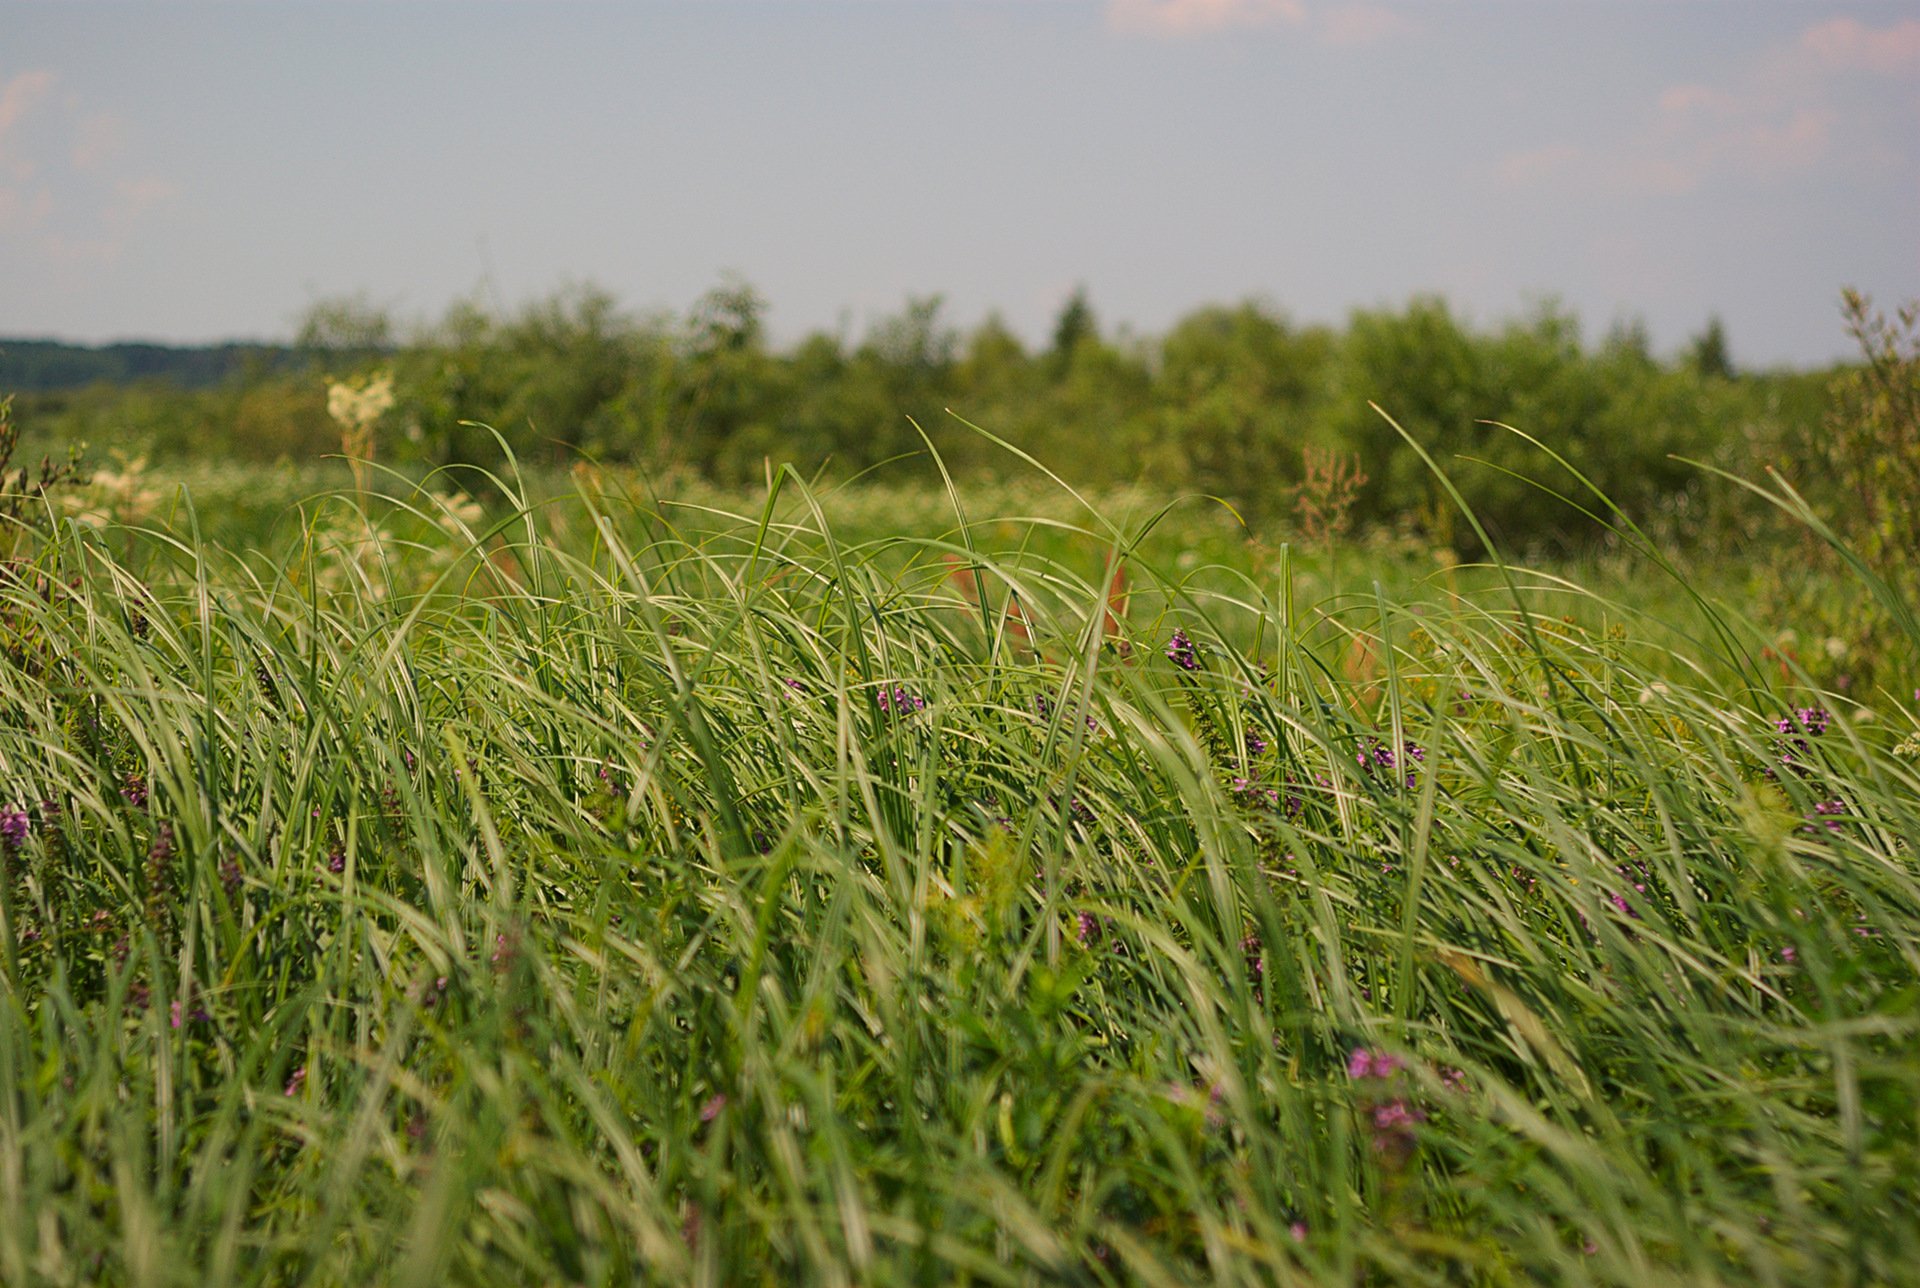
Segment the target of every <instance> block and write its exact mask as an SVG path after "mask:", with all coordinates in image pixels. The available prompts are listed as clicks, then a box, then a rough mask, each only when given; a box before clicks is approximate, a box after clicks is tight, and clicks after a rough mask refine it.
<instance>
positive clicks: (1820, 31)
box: [1800, 18, 1920, 76]
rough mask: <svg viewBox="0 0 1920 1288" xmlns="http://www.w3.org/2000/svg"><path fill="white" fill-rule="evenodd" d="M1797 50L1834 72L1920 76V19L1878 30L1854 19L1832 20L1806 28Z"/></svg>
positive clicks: (1907, 20)
mask: <svg viewBox="0 0 1920 1288" xmlns="http://www.w3.org/2000/svg"><path fill="white" fill-rule="evenodd" d="M1800 47H1801V48H1802V49H1804V50H1806V51H1807V52H1808V53H1809V54H1811V55H1812V56H1813V57H1814V58H1816V59H1818V60H1819V61H1820V62H1821V63H1822V64H1823V65H1824V66H1826V67H1830V68H1832V69H1834V70H1836V71H1867V72H1878V73H1879V74H1881V75H1884V76H1892V75H1898V74H1900V73H1902V72H1920V18H1908V19H1906V20H1905V21H1903V22H1896V23H1894V24H1893V25H1892V26H1891V27H1881V28H1878V29H1876V28H1873V27H1869V26H1867V25H1866V24H1865V23H1862V22H1861V21H1860V20H1859V19H1857V18H1834V19H1832V20H1831V21H1828V22H1823V23H1821V24H1820V25H1819V26H1817V27H1809V28H1808V29H1807V30H1806V32H1805V33H1804V34H1803V35H1802V36H1801V37H1800Z"/></svg>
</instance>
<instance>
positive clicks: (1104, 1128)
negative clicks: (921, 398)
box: [0, 440, 1920, 1285]
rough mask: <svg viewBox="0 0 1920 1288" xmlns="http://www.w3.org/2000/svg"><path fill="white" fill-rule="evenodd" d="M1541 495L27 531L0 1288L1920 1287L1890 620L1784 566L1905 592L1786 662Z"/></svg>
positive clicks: (776, 505)
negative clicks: (1247, 511)
mask: <svg viewBox="0 0 1920 1288" xmlns="http://www.w3.org/2000/svg"><path fill="white" fill-rule="evenodd" d="M1405 450H1407V451H1409V452H1414V453H1416V454H1417V453H1418V452H1419V449H1418V447H1417V446H1415V445H1414V442H1413V441H1412V440H1410V441H1409V442H1408V443H1407V445H1406V448H1405ZM1427 467H1428V468H1429V469H1430V470H1431V471H1432V474H1433V477H1434V478H1436V479H1439V480H1442V481H1444V480H1445V479H1446V478H1447V473H1446V467H1445V465H1444V464H1443V463H1436V462H1428V463H1427ZM328 468H329V469H333V468H336V467H328ZM1759 486H1760V488H1761V490H1762V491H1764V492H1766V495H1765V496H1761V495H1756V494H1754V493H1752V492H1743V491H1740V490H1739V489H1738V488H1733V487H1732V485H1729V487H1730V489H1731V490H1732V492H1733V493H1734V494H1735V495H1736V497H1737V498H1739V501H1740V503H1741V504H1745V505H1749V506H1752V507H1754V508H1756V509H1757V510H1761V511H1766V512H1769V513H1772V514H1775V515H1776V516H1778V517H1779V518H1780V520H1781V521H1782V522H1784V523H1786V524H1788V525H1789V526H1792V527H1794V528H1796V529H1797V530H1799V531H1801V532H1803V533H1805V534H1806V540H1807V541H1808V542H1809V543H1810V544H1811V545H1813V546H1817V547H1821V548H1827V546H1828V543H1827V541H1826V537H1827V536H1831V535H1832V534H1831V533H1829V532H1828V531H1827V530H1826V529H1825V527H1824V525H1823V524H1822V522H1821V520H1820V518H1819V516H1818V515H1817V514H1815V513H1814V512H1812V511H1811V510H1808V509H1806V508H1805V506H1804V504H1803V503H1802V502H1801V501H1800V500H1799V498H1798V495H1797V494H1795V493H1794V492H1792V491H1791V490H1790V489H1788V488H1786V487H1785V486H1784V485H1783V484H1781V483H1780V482H1778V481H1777V480H1775V481H1771V482H1767V483H1764V484H1761V485H1759ZM474 496H479V497H482V498H484V501H475V500H473V499H472V497H474ZM1582 504H1584V505H1585V506H1586V507H1588V508H1589V509H1591V510H1592V511H1594V512H1595V513H1597V514H1600V515H1601V516H1602V517H1604V518H1606V519H1607V520H1608V522H1609V523H1610V524H1611V525H1612V526H1613V527H1614V528H1615V529H1617V533H1618V540H1617V541H1616V542H1615V543H1614V544H1613V545H1612V546H1611V547H1610V548H1609V549H1608V551H1606V552H1605V553H1603V554H1600V555H1595V556H1591V557H1585V558H1582V559H1579V560H1572V559H1567V560H1561V561H1559V562H1554V563H1543V562H1539V561H1530V562H1520V563H1514V562H1508V561H1505V560H1501V559H1483V560H1479V561H1474V562H1468V563H1462V562H1460V560H1459V558H1458V556H1457V555H1456V554H1455V553H1454V551H1453V549H1452V546H1451V545H1450V544H1445V543H1438V544H1437V543H1435V542H1433V541H1431V540H1423V539H1417V538H1416V537H1414V536H1412V535H1408V534H1402V535H1399V536H1392V535H1381V534H1377V533H1376V534H1373V535H1370V536H1367V537H1365V538H1355V539H1352V540H1350V541H1340V542H1335V541H1323V542H1310V543H1305V544H1302V543H1301V542H1300V541H1299V540H1298V539H1297V534H1289V533H1288V532H1287V531H1286V530H1285V529H1284V528H1283V527H1281V526H1279V525H1270V526H1267V527H1258V526H1256V527H1255V528H1252V529H1250V528H1249V527H1248V526H1247V525H1246V524H1244V523H1242V522H1241V520H1240V518H1239V517H1238V516H1237V515H1236V514H1235V512H1234V511H1232V510H1231V509H1229V508H1228V507H1227V506H1225V505H1224V504H1222V503H1219V502H1216V501H1210V500H1207V499H1204V498H1197V497H1188V498H1184V499H1183V498H1180V497H1178V496H1175V495H1171V494H1157V493H1154V492H1152V491H1149V490H1146V489H1133V490H1125V489H1122V490H1113V489H1108V490H1104V491H1101V492H1099V493H1094V494H1080V493H1075V492H1073V491H1072V490H1071V489H1069V488H1067V487H1066V485H1065V484H1064V483H1061V482H1059V481H1058V480H1056V479H1052V478H1050V477H1049V476H1047V475H1046V474H1045V473H1044V471H1041V470H1039V469H1038V468H1037V467H1036V468H1032V469H1029V470H1026V471H1025V472H1024V473H1023V474H1022V475H1020V476H1019V477H1017V478H1015V479H1014V480H1013V481H1011V482H1001V483H995V484H991V485H988V484H980V485H972V484H957V485H952V486H938V485H936V486H928V485H927V484H926V483H925V482H924V481H922V478H921V477H920V476H916V477H915V478H914V480H913V481H911V482H909V483H905V484H901V485H898V486H895V485H892V484H889V483H888V481H887V475H886V473H885V471H884V470H883V471H881V472H880V473H879V474H878V475H876V476H874V477H870V478H867V479H864V480H861V481H857V482H853V483H848V484H844V485H838V486H828V485H826V484H824V483H817V482H814V481H810V480H809V479H807V478H804V477H802V476H800V475H798V474H796V473H794V472H792V471H791V470H781V471H777V472H775V471H771V470H770V471H769V472H768V474H767V475H766V477H765V479H764V481H763V483H762V484H761V485H760V486H758V487H746V486H735V487H729V488H721V487H718V486H714V485H709V484H698V483H691V482H687V481H685V480H680V481H678V482H676V483H675V484H674V485H673V486H672V487H670V488H667V489H665V490H663V489H662V488H661V487H660V486H659V485H657V483H656V482H651V481H650V480H649V477H648V476H647V475H646V474H644V473H641V472H638V471H623V470H618V469H612V468H585V467H583V468H580V469H576V470H575V471H573V472H571V473H570V474H551V475H542V474H538V473H521V472H519V471H518V470H516V469H515V468H514V467H513V466H512V464H511V462H510V461H508V460H506V459H504V458H502V459H501V461H500V464H499V465H498V467H497V469H496V470H495V471H494V472H493V473H492V474H490V475H488V476H486V477H484V478H482V477H480V476H478V475H476V474H471V473H468V474H447V473H440V474H430V475H425V476H423V477H422V478H420V479H419V480H417V481H413V480H409V479H407V478H403V477H401V476H399V475H391V474H383V473H381V472H379V471H377V470H373V471H368V470H361V471H358V472H356V473H355V475H353V476H352V477H349V476H348V474H347V472H346V471H345V470H344V469H337V472H327V470H325V469H322V468H321V467H307V466H283V467H280V468H277V469H276V468H271V467H248V468H237V467H210V466H202V467H192V468H185V469H176V470H172V471H170V472H166V473H164V474H162V473H158V472H156V473H152V474H147V473H142V472H141V471H139V470H137V469H132V470H130V469H119V470H115V471H104V472H103V474H101V475H96V477H95V479H94V481H93V483H92V484H90V485H88V487H87V488H86V489H83V490H79V491H77V492H76V493H75V499H74V500H73V501H72V502H70V503H69V504H66V505H64V506H59V505H53V504H51V503H48V504H43V505H42V506H41V507H40V512H38V513H36V512H34V511H33V510H32V509H31V508H30V507H29V508H28V509H27V510H25V511H24V512H23V513H22V515H21V517H20V518H19V520H18V522H17V523H16V524H15V525H14V526H13V527H12V528H10V529H9V537H8V540H9V541H10V542H11V543H12V544H13V547H14V551H13V556H14V557H13V559H12V560H11V562H9V563H8V564H7V565H6V569H5V573H4V576H0V648H4V651H5V655H6V665H5V666H4V668H0V860H3V861H4V879H0V968H3V969H4V972H5V1006H4V1009H3V1010H0V1282H4V1283H6V1284H8V1285H16V1284H17V1285H30V1284H34V1285H37V1284H50V1285H51V1284H92V1283H128V1284H152V1285H171V1284H183V1285H184V1284H201V1283H215V1284H261V1285H268V1284H274V1285H278V1284H309V1283H311V1284H338V1283H381V1284H389V1283H390V1284H423V1285H425V1284H445V1283H461V1284H495V1283H529V1284H624V1283H630V1282H658V1283H708V1284H722V1283H759V1282H767V1283H787V1282H819V1283H893V1282H914V1283H942V1284H945V1283H979V1284H998V1283H1006V1284H1020V1283H1080V1284H1121V1283H1126V1284H1134V1283H1138V1284H1186V1283H1196V1282H1209V1283H1222V1284H1238V1283H1248V1284H1256V1283H1257V1284H1270V1283H1298V1284H1380V1283H1416V1284H1417V1283H1428V1284H1504V1283H1520V1282H1556V1283H1570V1284H1620V1285H1649V1284H1676V1285H1677V1284H1689V1285H1696V1284H1697V1285H1707V1284H1723V1283H1736V1282H1737V1283H1743V1284H1779V1285H1801V1284H1809V1283H1836V1284H1879V1283H1889V1284H1890V1283H1911V1282H1920V1146H1917V1145H1916V1141H1920V1109H1917V1108H1916V1106H1920V915H1917V914H1920V864H1917V863H1916V857H1915V854H1914V849H1913V841H1914V838H1915V837H1916V836H1920V722H1917V720H1916V706H1917V705H1920V699H1916V697H1915V696H1914V693H1913V690H1914V686H1915V684H1920V670H1916V669H1914V667H1913V658H1914V648H1915V646H1916V644H1920V631H1916V630H1915V629H1914V627H1913V623H1912V617H1911V614H1910V611H1909V610H1908V609H1907V607H1906V605H1905V604H1904V603H1903V601H1902V600H1901V598H1900V595H1899V593H1898V591H1897V588H1895V587H1891V586H1889V585H1887V584H1886V583H1885V582H1884V581H1882V580H1880V579H1879V578H1878V577H1876V576H1875V575H1874V573H1873V572H1872V571H1871V569H1870V568H1869V566H1868V565H1867V564H1864V563H1863V564H1860V565H1858V566H1857V567H1856V566H1853V565H1849V564H1848V563H1846V562H1845V561H1844V559H1842V558H1840V557H1838V556H1836V557H1835V558H1834V559H1833V563H1832V567H1833V568H1834V569H1837V570H1838V571H1823V572H1822V573H1821V575H1822V576H1823V577H1826V578H1827V579H1828V580H1827V581H1825V582H1823V583H1822V587H1821V590H1822V597H1823V599H1824V600H1825V601H1826V602H1829V603H1839V604H1841V605H1848V604H1851V605H1854V606H1855V611H1857V610H1858V606H1859V605H1863V604H1870V603H1871V604H1878V605H1879V606H1880V608H1879V611H1880V612H1881V613H1882V614H1883V615H1885V617H1886V618H1887V620H1889V621H1891V622H1893V623H1894V624H1895V625H1896V626H1897V627H1898V630H1897V631H1896V632H1895V633H1894V634H1892V635H1891V636H1888V637H1887V640H1888V641H1889V642H1887V643H1886V644H1885V652H1884V654H1883V655H1882V656H1880V657H1878V658H1877V659H1875V661H1876V666H1875V669H1874V671H1873V675H1875V676H1876V677H1878V678H1877V679H1875V680H1874V681H1873V682H1872V684H1871V685H1869V684H1868V683H1867V682H1866V681H1865V680H1862V681H1861V682H1860V683H1858V684H1855V685H1853V686H1851V687H1850V689H1849V691H1848V692H1847V693H1845V694H1842V693H1839V692H1836V691H1835V690H1834V689H1833V688H1831V687H1830V686H1827V685H1826V684H1825V683H1824V680H1825V676H1824V675H1823V676H1821V677H1819V680H1820V681H1821V682H1816V676H1815V675H1814V674H1811V673H1810V672H1809V670H1808V669H1807V668H1808V666H1811V665H1814V659H1816V658H1818V659H1819V660H1820V663H1821V664H1822V665H1825V664H1827V663H1830V662H1831V661H1832V660H1833V659H1832V658H1829V657H1827V656H1826V655H1825V653H1824V652H1823V648H1822V646H1821V644H1820V642H1819V639H1818V638H1817V636H1815V637H1810V638H1808V639H1805V640H1802V641H1801V645H1802V647H1798V648H1795V647H1789V646H1787V645H1786V644H1785V643H1784V641H1785V640H1787V639H1788V638H1789V637H1788V636H1786V635H1783V630H1787V629H1789V628H1794V627H1796V626H1799V627H1804V625H1805V624H1804V623H1800V622H1794V621H1782V620H1775V619H1769V618H1768V617H1767V616H1766V615H1765V614H1763V613H1761V612H1760V611H1759V610H1758V608H1757V607H1756V605H1757V604H1758V603H1759V601H1758V600H1757V599H1756V597H1755V596H1754V595H1753V594H1752V593H1751V592H1752V587H1751V585H1750V584H1749V582H1748V581H1747V580H1746V579H1745V575H1744V572H1743V570H1742V569H1741V568H1740V567H1739V566H1738V565H1736V564H1733V563H1731V562H1729V561H1726V560H1716V561H1712V562H1710V563H1707V564H1704V565H1700V566H1696V565H1695V564H1694V563H1692V562H1690V561H1689V560H1688V559H1686V558H1685V557H1683V553H1682V552H1676V551H1673V550H1671V549H1670V548H1669V547H1668V546H1667V545H1666V544H1665V543H1664V542H1663V541H1660V540H1654V539H1649V538H1646V537H1644V536H1643V535H1641V534H1639V533H1638V530H1637V529H1635V528H1634V527H1633V526H1632V525H1631V522H1630V520H1629V519H1628V518H1627V516H1625V515H1624V514H1616V513H1612V512H1609V511H1608V509H1607V506H1606V503H1605V501H1604V499H1603V498H1600V497H1596V496H1593V495H1587V496H1585V497H1584V498H1582ZM1462 522H1470V519H1467V518H1463V519H1462ZM1489 544H1490V545H1496V546H1497V543H1489ZM1834 544H1838V538H1837V537H1836V538H1835V539H1834ZM1119 569H1124V576H1123V579H1122V581H1121V582H1120V583H1118V584H1116V582H1115V577H1114V574H1115V572H1116V570H1119ZM1842 611H1846V610H1845V609H1844V608H1843V610H1842ZM1794 638H1796V639H1797V638H1798V637H1797V636H1796V637H1794ZM1835 642H1836V643H1841V645H1842V648H1844V647H1845V645H1844V643H1843V642H1841V641H1835ZM1803 659H1804V660H1803ZM1863 674H1864V672H1863Z"/></svg>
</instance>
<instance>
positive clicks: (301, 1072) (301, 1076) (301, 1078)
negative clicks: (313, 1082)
mask: <svg viewBox="0 0 1920 1288" xmlns="http://www.w3.org/2000/svg"><path fill="white" fill-rule="evenodd" d="M306 1085H307V1066H306V1065H304V1064H303V1065H301V1066H300V1067H299V1068H298V1069H295V1070H294V1071H293V1076H292V1077H291V1078H288V1079H287V1091H286V1094H287V1095H289V1096H297V1095H299V1094H300V1091H301V1088H303V1087H305V1086H306Z"/></svg>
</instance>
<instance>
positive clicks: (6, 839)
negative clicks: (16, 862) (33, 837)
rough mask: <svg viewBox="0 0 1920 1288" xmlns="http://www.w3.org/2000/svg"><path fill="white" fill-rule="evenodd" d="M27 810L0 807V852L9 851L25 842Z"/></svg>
mask: <svg viewBox="0 0 1920 1288" xmlns="http://www.w3.org/2000/svg"><path fill="white" fill-rule="evenodd" d="M28 830H29V828H28V823H27V811H25V810H23V809H13V808H7V809H0V852H7V853H11V852H12V851H14V850H17V849H19V848H20V847H21V846H23V845H25V844H26V843H27V832H28Z"/></svg>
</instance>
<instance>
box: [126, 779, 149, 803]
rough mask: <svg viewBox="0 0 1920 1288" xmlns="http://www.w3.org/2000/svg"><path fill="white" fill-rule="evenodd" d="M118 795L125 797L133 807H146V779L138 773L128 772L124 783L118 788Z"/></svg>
mask: <svg viewBox="0 0 1920 1288" xmlns="http://www.w3.org/2000/svg"><path fill="white" fill-rule="evenodd" d="M120 795H121V796H122V797H124V798H125V799H126V802H127V804H129V805H131V806H133V807H134V808H135V809H145V808H146V807H147V780H146V779H144V778H142V777H141V776H140V775H138V774H128V775H127V779H126V782H125V784H123V785H122V786H121V788H120Z"/></svg>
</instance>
